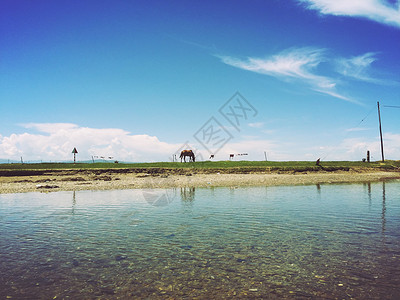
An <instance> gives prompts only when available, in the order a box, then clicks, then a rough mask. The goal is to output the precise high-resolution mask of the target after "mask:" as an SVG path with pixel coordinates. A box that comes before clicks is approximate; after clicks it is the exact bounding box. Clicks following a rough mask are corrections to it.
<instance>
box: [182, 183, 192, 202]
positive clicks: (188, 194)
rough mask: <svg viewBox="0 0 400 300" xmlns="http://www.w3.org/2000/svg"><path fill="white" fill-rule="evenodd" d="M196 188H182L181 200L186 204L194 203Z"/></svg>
mask: <svg viewBox="0 0 400 300" xmlns="http://www.w3.org/2000/svg"><path fill="white" fill-rule="evenodd" d="M194 192H195V188H194V187H181V199H182V201H184V202H193V201H194Z"/></svg>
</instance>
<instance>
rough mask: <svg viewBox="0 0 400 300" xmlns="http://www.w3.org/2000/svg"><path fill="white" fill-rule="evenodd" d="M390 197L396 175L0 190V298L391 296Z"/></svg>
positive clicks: (395, 220) (397, 205) (399, 290)
mask: <svg viewBox="0 0 400 300" xmlns="http://www.w3.org/2000/svg"><path fill="white" fill-rule="evenodd" d="M149 193H150V194H151V201H147V200H149V199H146V195H149ZM399 195H400V183H399V182H388V183H384V182H381V183H374V184H351V185H320V186H291V187H251V188H196V189H195V188H182V189H171V190H146V191H144V192H142V191H140V190H123V191H97V192H89V191H82V192H59V193H50V194H41V193H27V194H11V195H0V230H1V237H2V238H1V240H0V256H1V259H0V272H1V277H0V287H1V288H0V298H2V299H5V298H7V297H11V299H53V298H55V299H67V298H70V299H119V298H122V299H124V298H136V299H141V298H148V299H166V298H200V299H224V298H225V299H230V298H233V297H238V298H256V299H257V298H258V299H259V298H264V299H265V298H269V299H271V298H272V299H273V298H277V299H282V298H292V299H306V298H319V299H324V298H329V299H331V298H333V299H336V298H338V299H339V298H340V299H351V298H356V299H397V298H399V297H400V197H399ZM158 199H163V200H162V201H158ZM161 204H162V205H161Z"/></svg>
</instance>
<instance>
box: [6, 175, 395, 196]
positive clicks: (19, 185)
mask: <svg viewBox="0 0 400 300" xmlns="http://www.w3.org/2000/svg"><path fill="white" fill-rule="evenodd" d="M42 173H43V174H39V175H37V174H33V175H32V174H22V175H21V174H17V175H15V174H9V175H8V176H0V193H3V194H4V193H25V192H50V191H77V190H113V189H140V188H169V187H207V186H227V187H232V186H272V185H308V184H330V183H357V182H373V181H380V180H384V179H398V180H400V173H399V172H376V171H370V172H356V171H351V170H350V171H336V172H310V173H308V172H303V173H283V174H282V173H250V174H231V173H219V172H216V173H197V172H194V173H193V172H190V171H186V172H181V173H178V174H177V172H173V173H172V174H171V173H169V172H168V170H167V171H163V172H159V173H153V174H149V173H145V172H144V173H140V172H139V173H138V172H129V171H128V172H113V171H111V170H95V171H88V170H73V171H72V170H70V171H68V170H66V171H57V172H54V171H48V172H42ZM10 175H11V176H10Z"/></svg>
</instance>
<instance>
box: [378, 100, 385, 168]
mask: <svg viewBox="0 0 400 300" xmlns="http://www.w3.org/2000/svg"><path fill="white" fill-rule="evenodd" d="M378 116H379V133H380V136H381V153H382V162H385V156H384V155H383V137H382V123H381V110H380V109H379V101H378Z"/></svg>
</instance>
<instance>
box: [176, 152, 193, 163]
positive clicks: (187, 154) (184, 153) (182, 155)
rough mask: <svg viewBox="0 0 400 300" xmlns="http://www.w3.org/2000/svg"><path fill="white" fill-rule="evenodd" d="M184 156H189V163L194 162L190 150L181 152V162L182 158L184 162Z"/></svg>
mask: <svg viewBox="0 0 400 300" xmlns="http://www.w3.org/2000/svg"><path fill="white" fill-rule="evenodd" d="M186 156H189V161H192V162H195V157H194V153H193V151H192V150H182V152H181V155H180V156H179V157H180V159H181V162H182V158H183V161H184V162H186Z"/></svg>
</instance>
